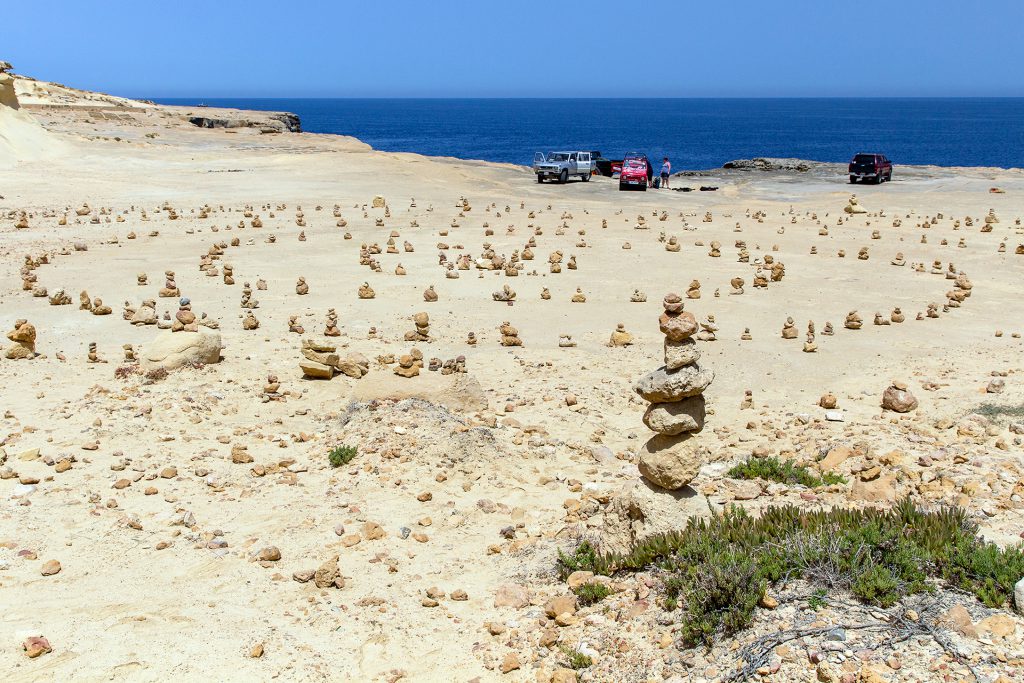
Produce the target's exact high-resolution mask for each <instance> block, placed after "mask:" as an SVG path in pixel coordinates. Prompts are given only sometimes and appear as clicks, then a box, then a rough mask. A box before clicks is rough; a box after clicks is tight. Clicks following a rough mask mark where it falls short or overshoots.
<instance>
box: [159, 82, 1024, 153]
mask: <svg viewBox="0 0 1024 683" xmlns="http://www.w3.org/2000/svg"><path fill="white" fill-rule="evenodd" d="M156 101H157V102H160V103H163V104H179V105H189V106H194V105H199V104H206V105H208V106H211V107H214V106H215V107H234V108H238V109H261V110H271V111H289V112H292V113H294V114H297V115H298V116H299V118H300V119H301V121H302V129H303V130H304V131H307V132H313V133H333V134H338V135H351V136H354V137H356V138H359V139H360V140H362V141H363V142H366V143H367V144H369V145H371V146H372V147H374V148H375V149H379V150H386V151H394V152H416V153H419V154H425V155H430V156H448V157H458V158H462V159H482V160H485V161H498V162H506V163H512V164H521V165H529V164H530V163H532V161H533V155H534V152H538V151H540V152H548V151H555V150H574V149H583V150H599V151H601V153H602V154H603V156H604V157H605V158H608V159H621V158H622V157H623V155H624V154H626V153H628V152H643V153H645V154H647V156H648V157H649V158H650V159H652V161H657V162H658V163H659V164H660V160H661V159H662V157H666V156H667V157H669V158H670V159H671V160H672V165H673V171H679V170H684V169H690V170H698V169H710V168H718V167H720V166H721V165H722V164H723V163H725V162H727V161H730V160H733V159H749V158H754V157H788V158H799V159H809V160H813V161H825V162H840V163H845V162H848V161H849V160H850V158H851V157H852V156H853V155H854V154H856V153H858V152H878V153H882V154H885V155H886V156H888V157H889V158H890V159H891V160H892V161H893V162H894V163H896V164H933V165H938V166H997V167H1003V168H1020V167H1022V166H1024V98H938V99H933V98H912V99H911V98H907V99H903V98H879V99H875V98H858V99H842V98H828V99H241V98H228V99H224V98H214V99H211V98H206V99H202V98H184V99H182V98H174V99H157V100H156Z"/></svg>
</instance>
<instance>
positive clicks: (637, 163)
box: [622, 159, 644, 168]
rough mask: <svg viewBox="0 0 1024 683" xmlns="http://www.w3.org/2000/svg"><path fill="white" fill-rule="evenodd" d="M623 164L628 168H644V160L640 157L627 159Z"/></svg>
mask: <svg viewBox="0 0 1024 683" xmlns="http://www.w3.org/2000/svg"><path fill="white" fill-rule="evenodd" d="M622 165H623V166H625V167H626V168H643V167H644V162H643V161H641V160H640V159H626V160H625V161H624V162H623V163H622Z"/></svg>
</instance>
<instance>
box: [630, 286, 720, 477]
mask: <svg viewBox="0 0 1024 683" xmlns="http://www.w3.org/2000/svg"><path fill="white" fill-rule="evenodd" d="M663 306H664V309H665V312H664V313H663V314H662V315H661V317H660V318H659V320H658V322H659V327H660V328H661V331H662V333H663V334H664V335H665V365H664V366H662V367H660V368H658V369H657V370H654V371H653V372H651V373H649V374H647V375H645V376H644V377H642V378H640V380H639V381H638V382H637V383H636V385H635V386H634V387H633V390H634V391H636V393H637V394H639V395H640V396H641V397H642V398H643V399H644V400H646V401H648V402H650V403H651V405H650V407H648V409H647V412H646V413H644V418H643V419H644V424H645V425H647V426H648V428H650V429H651V430H652V431H654V432H657V434H656V435H655V436H653V437H652V438H651V439H649V440H648V441H647V443H645V444H644V445H643V446H641V447H640V450H639V453H638V456H639V462H638V466H639V469H640V474H642V475H643V476H644V477H645V478H646V479H647V480H648V481H650V482H651V483H652V484H655V485H656V486H659V487H661V488H663V489H669V490H675V489H679V488H682V487H684V486H686V485H687V484H689V483H690V482H691V481H692V480H693V478H694V477H696V476H697V472H698V471H699V470H700V468H701V466H702V465H703V464H704V463H705V462H707V460H708V458H709V451H708V449H707V448H706V447H704V446H701V445H700V444H699V443H698V442H697V440H696V439H695V438H694V434H695V433H696V432H699V431H700V430H702V429H703V428H704V416H705V408H704V397H703V395H702V394H703V392H704V390H705V389H707V387H708V385H710V384H711V382H712V381H714V378H715V373H714V372H713V371H711V370H709V369H704V368H701V367H700V366H699V365H697V360H698V359H699V358H700V350H699V349H698V348H697V345H696V342H695V341H694V340H693V339H692V338H691V337H692V336H693V334H694V333H695V332H696V331H697V328H698V325H697V321H696V319H695V318H694V317H693V314H692V313H689V312H687V311H684V310H683V300H682V298H681V297H679V295H677V294H668V295H667V296H666V297H665V299H664V301H663Z"/></svg>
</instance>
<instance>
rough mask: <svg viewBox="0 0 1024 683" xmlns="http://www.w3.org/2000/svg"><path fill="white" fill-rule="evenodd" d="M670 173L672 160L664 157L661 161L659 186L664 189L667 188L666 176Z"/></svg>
mask: <svg viewBox="0 0 1024 683" xmlns="http://www.w3.org/2000/svg"><path fill="white" fill-rule="evenodd" d="M670 173H672V162H670V161H669V160H668V157H665V158H664V160H662V163H661V186H662V187H664V188H665V189H666V190H667V189H669V188H668V176H669V174H670Z"/></svg>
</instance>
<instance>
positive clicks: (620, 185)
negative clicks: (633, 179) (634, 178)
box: [619, 183, 626, 192]
mask: <svg viewBox="0 0 1024 683" xmlns="http://www.w3.org/2000/svg"><path fill="white" fill-rule="evenodd" d="M625 191H626V186H625V185H623V184H622V183H619V192H625Z"/></svg>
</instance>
